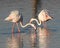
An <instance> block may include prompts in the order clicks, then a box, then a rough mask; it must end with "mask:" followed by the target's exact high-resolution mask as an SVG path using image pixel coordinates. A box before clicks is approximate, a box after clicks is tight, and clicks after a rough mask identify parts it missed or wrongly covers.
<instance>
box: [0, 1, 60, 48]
mask: <svg viewBox="0 0 60 48" xmlns="http://www.w3.org/2000/svg"><path fill="white" fill-rule="evenodd" d="M32 4H33V3H32V0H13V1H12V0H6V1H3V0H1V1H0V48H60V30H59V29H60V26H59V25H60V22H59V21H60V16H59V15H60V10H59V8H60V1H59V0H56V1H54V0H53V1H52V0H50V1H48V0H41V1H39V2H38V6H37V11H38V12H37V14H38V13H39V12H40V11H41V10H42V9H48V10H49V13H50V16H52V17H53V20H51V21H48V22H47V28H44V27H37V30H36V31H35V30H34V29H33V28H32V27H26V28H21V27H20V26H19V27H20V30H21V32H20V33H18V31H17V28H16V27H15V30H14V34H12V32H11V27H12V23H11V22H6V21H4V18H5V17H7V16H8V15H9V13H10V11H11V10H14V9H18V10H19V11H20V12H21V13H22V15H23V19H24V20H23V22H24V23H23V24H24V25H25V24H26V23H28V22H29V20H30V18H31V17H32V16H33V15H32V13H33V11H32Z"/></svg>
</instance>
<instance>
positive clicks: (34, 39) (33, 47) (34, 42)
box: [30, 30, 37, 48]
mask: <svg viewBox="0 0 60 48" xmlns="http://www.w3.org/2000/svg"><path fill="white" fill-rule="evenodd" d="M30 37H31V48H37V33H36V31H35V30H32V31H31V35H30Z"/></svg>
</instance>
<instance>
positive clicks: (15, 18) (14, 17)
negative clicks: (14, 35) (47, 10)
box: [5, 10, 36, 32]
mask: <svg viewBox="0 0 60 48" xmlns="http://www.w3.org/2000/svg"><path fill="white" fill-rule="evenodd" d="M5 21H10V22H13V23H14V24H13V26H12V32H14V25H15V24H16V25H17V28H18V32H20V29H19V27H18V23H19V22H20V25H21V27H22V28H25V27H27V26H28V25H30V26H32V27H33V28H34V29H36V27H35V26H34V24H31V23H27V24H26V25H24V26H23V17H22V16H21V15H19V11H18V10H13V11H11V12H10V15H9V16H8V17H7V18H5Z"/></svg>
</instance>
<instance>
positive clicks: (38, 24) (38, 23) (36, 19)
mask: <svg viewBox="0 0 60 48" xmlns="http://www.w3.org/2000/svg"><path fill="white" fill-rule="evenodd" d="M32 21H36V22H37V24H38V25H41V21H40V23H39V22H38V20H37V19H35V18H33V20H32Z"/></svg>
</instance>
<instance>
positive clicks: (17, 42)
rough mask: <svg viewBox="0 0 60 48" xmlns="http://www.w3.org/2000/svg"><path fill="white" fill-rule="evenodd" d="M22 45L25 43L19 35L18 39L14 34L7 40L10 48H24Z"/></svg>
mask: <svg viewBox="0 0 60 48" xmlns="http://www.w3.org/2000/svg"><path fill="white" fill-rule="evenodd" d="M22 44H23V43H22V40H21V36H20V34H19V33H18V34H17V37H15V36H14V34H12V36H11V38H8V40H7V45H8V48H22Z"/></svg>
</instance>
